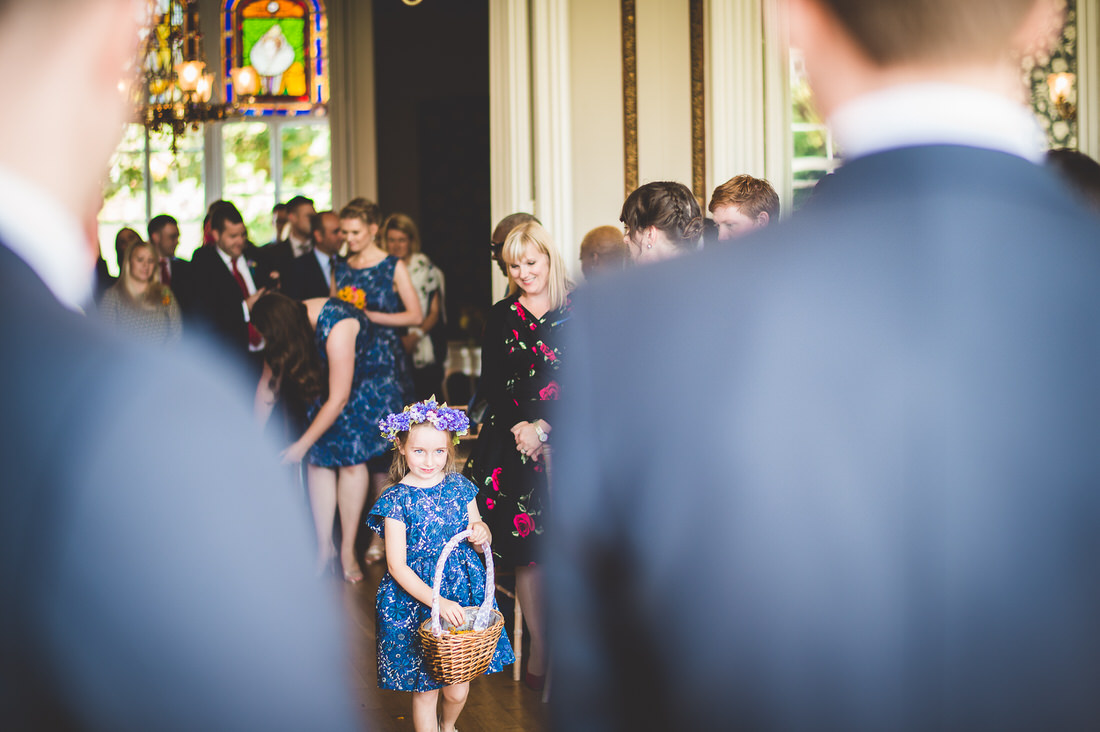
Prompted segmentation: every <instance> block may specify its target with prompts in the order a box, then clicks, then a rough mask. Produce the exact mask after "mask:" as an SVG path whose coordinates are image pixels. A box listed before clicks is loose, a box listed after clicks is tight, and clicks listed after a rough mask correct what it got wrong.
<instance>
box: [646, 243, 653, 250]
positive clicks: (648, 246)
mask: <svg viewBox="0 0 1100 732" xmlns="http://www.w3.org/2000/svg"><path fill="white" fill-rule="evenodd" d="M645 248H646V249H652V248H653V245H652V244H646V245H645Z"/></svg>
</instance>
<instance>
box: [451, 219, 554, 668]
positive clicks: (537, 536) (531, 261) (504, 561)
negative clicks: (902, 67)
mask: <svg viewBox="0 0 1100 732" xmlns="http://www.w3.org/2000/svg"><path fill="white" fill-rule="evenodd" d="M502 256H503V258H504V263H505V265H506V266H507V268H508V274H509V281H510V287H511V294H509V295H508V297H506V298H504V299H503V300H501V301H500V302H498V303H497V304H496V305H494V306H493V309H492V310H491V311H490V313H489V317H488V319H487V320H486V323H485V338H484V342H483V345H482V350H481V386H480V387H479V389H480V393H482V394H483V395H484V396H485V397H486V399H487V401H488V403H489V407H488V412H487V414H488V416H487V417H486V419H485V420H484V421H483V423H482V426H481V432H480V433H479V434H478V438H477V442H476V443H475V445H474V448H473V450H472V452H471V454H470V458H469V460H468V461H467V463H466V470H465V474H466V477H468V478H469V479H470V480H471V482H473V483H474V485H476V486H477V487H478V490H479V493H478V502H479V505H480V507H481V514H482V516H483V517H484V519H485V522H486V523H487V524H489V527H490V529H492V532H493V536H494V537H495V539H494V543H493V550H494V552H495V553H496V554H498V555H500V557H501V559H500V566H502V567H514V568H515V571H516V594H517V595H518V598H519V602H520V605H521V606H522V607H523V615H524V619H525V620H526V621H527V626H528V629H529V630H530V632H531V636H530V637H531V649H530V653H529V655H528V660H527V676H526V679H527V684H528V686H531V687H533V688H536V689H539V688H541V687H542V683H543V676H544V673H545V663H546V659H545V655H544V651H543V648H544V646H545V644H544V640H543V624H542V613H541V607H540V606H541V586H542V578H541V571H540V570H539V567H538V565H537V563H536V562H537V560H538V559H539V551H538V547H539V542H540V540H541V538H542V534H543V529H544V527H545V525H546V520H547V518H548V517H547V512H548V509H549V506H550V502H549V483H548V480H547V474H546V470H545V467H546V461H545V460H544V459H543V456H544V454H545V450H546V446H547V444H548V442H549V441H550V440H551V438H550V433H551V431H552V429H553V426H552V425H551V424H550V422H549V421H548V419H549V415H550V412H551V409H550V408H551V402H552V401H554V400H556V399H557V398H558V392H559V376H558V370H559V368H560V366H561V361H562V348H561V342H562V336H563V328H564V327H565V325H566V323H568V321H569V318H570V316H571V312H572V306H571V304H570V302H569V296H568V292H569V281H568V280H567V279H566V275H565V263H564V262H563V261H562V258H561V255H560V254H559V253H558V251H557V249H556V248H555V247H554V243H553V242H552V241H551V240H550V236H549V234H547V233H546V230H545V229H543V228H542V226H540V225H539V224H538V223H537V222H534V221H532V222H529V223H526V224H521V225H520V226H518V227H516V228H515V229H513V230H512V232H511V233H510V234H509V235H508V238H507V239H505V241H504V248H503V250H502Z"/></svg>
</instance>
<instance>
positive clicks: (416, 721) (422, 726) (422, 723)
mask: <svg viewBox="0 0 1100 732" xmlns="http://www.w3.org/2000/svg"><path fill="white" fill-rule="evenodd" d="M438 699H439V691H438V690H436V689H433V690H432V691H414V692H413V715H412V716H413V729H414V730H416V732H436V731H437V730H438V729H439V720H438V719H437V718H436V716H435V707H436V701H437V700H438Z"/></svg>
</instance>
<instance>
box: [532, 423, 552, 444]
mask: <svg viewBox="0 0 1100 732" xmlns="http://www.w3.org/2000/svg"><path fill="white" fill-rule="evenodd" d="M531 424H533V425H534V426H535V434H536V435H538V436H539V442H546V441H547V440H549V439H550V435H548V434H546V433H545V432H543V431H542V427H540V426H539V421H538V420H537V419H536V420H535V421H534V422H532V423H531Z"/></svg>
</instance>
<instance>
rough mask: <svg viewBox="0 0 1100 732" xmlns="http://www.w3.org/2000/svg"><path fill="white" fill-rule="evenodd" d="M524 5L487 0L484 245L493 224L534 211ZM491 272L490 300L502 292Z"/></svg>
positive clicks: (502, 284)
mask: <svg viewBox="0 0 1100 732" xmlns="http://www.w3.org/2000/svg"><path fill="white" fill-rule="evenodd" d="M529 39H530V30H529V19H528V12H527V3H526V2H514V1H513V0H489V175H490V184H489V213H490V218H491V220H490V221H489V222H488V223H487V230H486V235H485V241H486V242H488V241H489V234H491V233H492V228H491V227H493V226H495V225H496V222H497V221H500V220H501V219H502V218H504V217H505V216H507V215H508V214H510V213H514V212H516V211H531V212H534V209H535V200H534V199H535V196H534V185H535V184H534V166H533V158H532V154H531V146H532V143H531V138H532V134H531V49H530V44H529ZM486 266H488V267H491V270H492V285H491V287H490V288H489V298H490V302H495V301H496V300H497V298H498V297H499V296H500V293H501V292H503V291H504V288H505V284H506V280H505V277H504V275H502V274H501V273H500V268H498V267H497V266H496V265H494V264H490V263H486Z"/></svg>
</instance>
